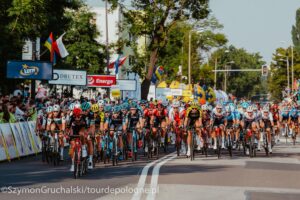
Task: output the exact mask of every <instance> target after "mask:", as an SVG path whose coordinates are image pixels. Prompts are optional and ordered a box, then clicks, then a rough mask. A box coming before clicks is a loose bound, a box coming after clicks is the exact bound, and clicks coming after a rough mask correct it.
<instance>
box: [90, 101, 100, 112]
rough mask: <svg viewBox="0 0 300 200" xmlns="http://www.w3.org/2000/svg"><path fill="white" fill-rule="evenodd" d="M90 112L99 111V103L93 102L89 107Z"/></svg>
mask: <svg viewBox="0 0 300 200" xmlns="http://www.w3.org/2000/svg"><path fill="white" fill-rule="evenodd" d="M91 110H92V112H94V113H96V112H98V111H99V105H98V104H96V103H94V104H93V105H92V107H91Z"/></svg>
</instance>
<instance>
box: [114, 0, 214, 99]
mask: <svg viewBox="0 0 300 200" xmlns="http://www.w3.org/2000/svg"><path fill="white" fill-rule="evenodd" d="M111 2H112V3H113V6H115V5H117V4H119V5H120V6H121V7H122V9H123V13H124V17H125V20H126V25H128V27H129V32H130V33H131V34H132V35H133V36H136V37H141V36H145V35H147V37H148V38H149V45H148V46H147V49H146V50H147V51H149V56H148V60H149V65H148V66H147V73H146V76H145V79H144V81H143V83H142V87H141V90H142V99H147V95H148V92H149V87H150V81H151V77H152V74H153V69H154V67H155V64H156V63H157V60H158V58H159V50H160V49H163V48H164V47H165V46H166V44H167V42H168V36H169V33H170V29H171V28H172V27H173V26H174V25H175V24H176V22H178V21H182V20H183V19H185V20H201V19H204V18H206V17H207V16H208V14H209V8H208V2H209V1H208V0H197V1H194V0H172V1H170V0H162V1H160V0H159V1H157V0H154V1H148V0H133V1H132V8H131V9H130V10H127V9H125V6H124V4H123V1H122V0H120V1H118V0H111Z"/></svg>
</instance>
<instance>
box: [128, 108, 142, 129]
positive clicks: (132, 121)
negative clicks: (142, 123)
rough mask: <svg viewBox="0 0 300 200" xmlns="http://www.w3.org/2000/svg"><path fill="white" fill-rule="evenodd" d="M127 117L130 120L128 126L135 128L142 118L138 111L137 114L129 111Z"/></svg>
mask: <svg viewBox="0 0 300 200" xmlns="http://www.w3.org/2000/svg"><path fill="white" fill-rule="evenodd" d="M126 119H127V121H128V127H129V128H135V127H136V125H137V123H138V122H139V120H140V114H139V113H138V112H137V113H135V114H131V113H128V114H127V116H126Z"/></svg>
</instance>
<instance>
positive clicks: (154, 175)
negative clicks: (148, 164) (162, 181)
mask: <svg viewBox="0 0 300 200" xmlns="http://www.w3.org/2000/svg"><path fill="white" fill-rule="evenodd" d="M173 154H174V153H173ZM175 157H177V155H173V156H172V157H170V158H168V159H165V160H163V161H161V162H160V163H158V164H156V165H155V167H154V169H153V171H152V178H151V186H150V191H158V190H157V189H158V187H157V184H158V176H159V169H160V167H161V166H162V165H164V164H165V163H166V162H168V161H170V160H172V159H174V158H175ZM155 195H156V193H154V192H150V193H148V195H147V200H154V199H155Z"/></svg>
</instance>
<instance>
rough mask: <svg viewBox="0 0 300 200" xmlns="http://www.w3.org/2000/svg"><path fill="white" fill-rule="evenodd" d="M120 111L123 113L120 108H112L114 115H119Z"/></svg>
mask: <svg viewBox="0 0 300 200" xmlns="http://www.w3.org/2000/svg"><path fill="white" fill-rule="evenodd" d="M120 111H121V108H120V106H114V107H113V108H112V112H113V113H119V112H120Z"/></svg>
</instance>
